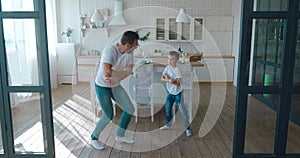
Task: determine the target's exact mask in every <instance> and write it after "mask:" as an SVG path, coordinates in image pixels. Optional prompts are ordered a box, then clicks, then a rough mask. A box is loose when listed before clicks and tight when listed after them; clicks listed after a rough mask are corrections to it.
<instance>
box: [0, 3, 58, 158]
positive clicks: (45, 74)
mask: <svg viewBox="0 0 300 158" xmlns="http://www.w3.org/2000/svg"><path fill="white" fill-rule="evenodd" d="M0 2H1V0H0ZM1 4H2V3H0V36H1V37H0V45H1V48H0V52H1V53H0V61H1V62H0V74H1V78H0V82H1V83H0V105H1V107H0V116H1V117H0V119H1V130H2V131H1V132H2V140H3V149H4V154H0V157H5V158H8V157H10V158H19V157H22V158H34V157H45V158H52V157H55V148H54V131H53V129H54V128H53V116H52V99H51V85H50V71H49V59H48V44H47V29H46V6H45V0H33V4H34V8H35V9H34V10H35V11H2V6H1ZM6 18H8V19H35V20H36V22H35V25H36V41H37V43H36V45H37V62H38V71H39V73H38V74H39V78H40V80H39V83H42V85H39V86H9V84H8V72H7V59H6V49H5V41H4V31H3V19H6ZM11 92H13V93H15V92H34V93H40V95H41V98H40V104H41V107H40V108H41V119H42V127H43V140H44V148H45V153H26V154H23V153H22V154H16V153H15V151H14V137H13V126H12V116H11V107H10V95H9V94H10V93H11Z"/></svg>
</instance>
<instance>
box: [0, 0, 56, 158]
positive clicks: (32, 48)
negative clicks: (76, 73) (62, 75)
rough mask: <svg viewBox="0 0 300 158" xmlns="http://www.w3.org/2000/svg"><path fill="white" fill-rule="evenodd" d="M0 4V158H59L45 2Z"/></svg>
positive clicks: (23, 0)
mask: <svg viewBox="0 0 300 158" xmlns="http://www.w3.org/2000/svg"><path fill="white" fill-rule="evenodd" d="M0 2H1V3H0V18H1V20H0V35H1V38H0V44H1V47H0V52H1V53H0V61H1V62H0V68H1V69H0V72H1V78H0V105H1V106H0V119H1V125H0V134H1V136H0V157H4V158H8V157H9V158H18V157H25V158H26V157H28V158H34V157H49V158H50V157H55V154H54V153H55V152H54V132H53V119H52V101H51V93H50V90H51V87H50V72H49V59H48V48H47V47H48V46H47V34H46V16H45V13H46V11H45V1H41V0H31V1H30V0H13V1H8V0H0Z"/></svg>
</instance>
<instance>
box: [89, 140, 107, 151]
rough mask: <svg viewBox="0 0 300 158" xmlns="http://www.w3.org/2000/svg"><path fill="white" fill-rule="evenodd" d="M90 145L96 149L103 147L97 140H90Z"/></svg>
mask: <svg viewBox="0 0 300 158" xmlns="http://www.w3.org/2000/svg"><path fill="white" fill-rule="evenodd" d="M90 145H91V146H92V147H93V148H95V149H97V150H103V149H104V146H103V145H102V144H100V143H99V141H98V140H91V141H90Z"/></svg>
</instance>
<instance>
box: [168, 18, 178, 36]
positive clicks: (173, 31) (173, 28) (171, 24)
mask: <svg viewBox="0 0 300 158" xmlns="http://www.w3.org/2000/svg"><path fill="white" fill-rule="evenodd" d="M167 24H168V27H167V28H168V31H169V35H168V37H169V38H168V39H169V40H170V41H176V40H178V39H179V38H178V35H179V32H178V25H177V23H176V18H168V23H167Z"/></svg>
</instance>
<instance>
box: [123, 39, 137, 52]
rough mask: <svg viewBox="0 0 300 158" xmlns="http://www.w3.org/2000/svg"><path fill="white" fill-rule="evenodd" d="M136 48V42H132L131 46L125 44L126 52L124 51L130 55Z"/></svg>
mask: <svg viewBox="0 0 300 158" xmlns="http://www.w3.org/2000/svg"><path fill="white" fill-rule="evenodd" d="M137 47H138V40H134V41H133V43H132V44H129V43H128V44H127V48H128V49H127V50H126V51H125V52H126V53H127V54H131V53H132V52H133V50H135V49H136V48H137Z"/></svg>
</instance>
